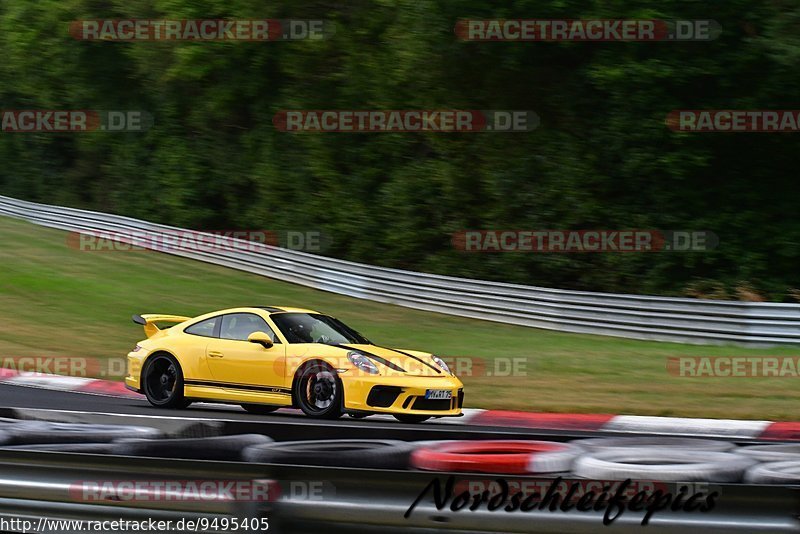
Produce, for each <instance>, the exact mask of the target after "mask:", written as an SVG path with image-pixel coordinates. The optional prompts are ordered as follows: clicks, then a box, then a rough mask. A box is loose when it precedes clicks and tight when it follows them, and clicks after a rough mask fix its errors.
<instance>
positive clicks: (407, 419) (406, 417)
mask: <svg viewBox="0 0 800 534" xmlns="http://www.w3.org/2000/svg"><path fill="white" fill-rule="evenodd" d="M394 418H395V419H397V420H398V421H400V422H401V423H421V422H423V421H427V420H428V419H430V416H428V415H411V414H407V413H396V414H394Z"/></svg>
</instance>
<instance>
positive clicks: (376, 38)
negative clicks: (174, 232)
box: [0, 0, 800, 300]
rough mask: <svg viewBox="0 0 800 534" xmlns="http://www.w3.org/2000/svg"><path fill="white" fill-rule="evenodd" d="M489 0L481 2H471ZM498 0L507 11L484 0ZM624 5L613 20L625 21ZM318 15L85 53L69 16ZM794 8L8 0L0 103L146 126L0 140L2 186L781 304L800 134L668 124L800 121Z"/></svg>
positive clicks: (610, 285) (791, 265)
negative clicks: (550, 22)
mask: <svg viewBox="0 0 800 534" xmlns="http://www.w3.org/2000/svg"><path fill="white" fill-rule="evenodd" d="M490 4H492V5H490ZM500 4H505V5H504V6H501V5H500ZM623 6H624V8H623ZM252 17H270V18H289V17H293V18H322V19H327V20H331V21H333V22H334V24H335V27H336V33H335V35H334V36H333V37H332V38H330V39H327V40H319V41H298V42H273V43H245V42H223V43H191V42H182V43H175V42H170V43H118V42H84V41H78V40H75V39H73V38H72V37H70V36H69V34H68V32H67V28H68V23H69V21H71V20H76V19H86V18H175V19H190V18H252ZM464 17H475V18H497V17H501V18H502V17H538V18H619V17H628V18H666V19H671V18H672V19H674V18H686V19H701V18H713V19H715V20H717V21H718V22H719V23H720V24H721V25H722V27H723V33H722V36H721V37H720V38H719V39H718V40H716V41H714V42H710V43H709V42H699V43H613V42H612V43H483V44H482V43H467V42H462V41H459V40H458V39H457V38H456V37H455V35H454V32H453V27H454V23H455V21H456V20H457V19H459V18H464ZM798 27H800V8H797V7H796V5H794V4H793V3H790V2H780V1H777V2H766V3H765V2H758V1H756V0H730V1H728V2H717V3H713V4H710V3H707V2H685V1H678V0H661V1H660V2H650V3H649V5H648V3H645V2H637V1H634V0H626V1H625V2H623V3H621V4H620V3H614V4H609V3H607V2H602V1H598V0H513V1H511V0H509V1H507V2H504V3H489V2H485V1H473V0H470V1H461V2H452V1H445V0H418V1H414V0H408V1H390V0H352V1H347V2H344V1H341V2H322V1H311V0H275V1H271V2H263V1H262V0H191V1H189V0H38V1H37V2H30V1H28V0H3V2H2V3H0V52H2V62H0V107H2V108H3V109H34V108H46V109H144V110H147V111H149V112H150V113H151V114H152V115H153V116H154V117H155V122H156V123H155V127H154V128H152V129H151V130H150V131H148V132H147V133H117V134H111V133H100V132H96V133H83V134H79V135H78V134H20V133H14V134H11V133H0V157H1V158H2V161H3V165H2V168H0V193H3V194H7V195H12V196H17V197H22V198H26V199H30V200H37V201H44V202H51V203H60V204H66V205H72V206H78V207H91V208H96V209H100V210H105V211H111V212H116V213H123V214H127V215H131V216H135V217H141V218H147V219H151V220H156V221H160V222H165V223H171V224H175V225H179V226H189V227H194V228H209V229H216V228H270V229H276V230H280V229H308V228H313V229H320V230H322V231H323V232H325V233H326V234H327V235H329V236H330V238H331V240H332V243H331V247H330V248H329V249H328V250H327V251H326V254H329V255H333V256H337V257H343V258H348V259H352V260H356V261H363V262H367V263H371V264H377V265H386V266H394V267H400V268H408V269H415V270H423V271H430V272H439V273H446V274H452V275H457V276H468V277H474V278H486V279H495V280H506V281H513V282H518V283H524V284H534V285H543V286H553V287H569V288H578V289H586V290H595V291H596V290H600V291H614V292H639V293H662V294H687V293H691V294H698V295H706V296H707V295H709V294H712V293H713V294H715V295H717V296H730V297H731V298H737V289H738V294H739V296H741V295H744V294H747V295H751V296H753V295H754V294H755V293H762V294H764V295H767V296H768V297H770V298H772V299H776V300H788V299H789V298H790V295H791V294H792V293H793V291H792V290H793V288H798V287H800V270H798V269H797V263H798V259H799V258H800V218H798V217H796V216H795V212H796V210H797V207H796V205H797V198H796V197H797V191H798V187H797V185H796V180H797V177H796V176H795V174H794V173H795V169H794V165H795V164H796V162H797V154H798V148H800V144H798V139H800V137H798V135H800V134H795V135H792V134H755V133H753V134H742V133H738V134H719V133H717V134H709V133H705V134H689V133H674V132H672V131H670V130H669V129H667V128H666V127H665V117H666V114H667V113H668V112H669V111H670V110H673V109H681V108H689V109H725V108H741V109H753V108H773V109H794V108H800V105H798V101H797V87H798V81H800V80H799V78H800V74H799V73H800V37H798V35H800V33H798V32H797V31H796V30H797V28H798ZM376 108H377V109H454V108H457V109H531V110H535V111H536V112H537V113H538V114H539V116H540V117H541V126H540V127H539V128H538V129H537V130H536V131H535V132H532V133H525V134H519V133H518V134H502V135H501V134H488V133H484V134H452V133H451V134H444V133H402V134H401V133H381V134H342V133H321V134H309V133H294V134H289V133H283V132H280V131H277V130H276V129H275V127H274V125H273V123H272V117H273V115H274V114H275V113H276V112H277V111H279V110H285V109H376ZM489 228H497V229H518V228H522V229H552V228H558V229H561V228H574V229H581V228H610V229H614V228H660V229H667V230H671V229H678V230H681V229H704V230H712V231H713V232H715V233H716V234H717V235H718V236H719V238H720V245H719V247H718V248H717V249H716V250H714V251H713V252H705V253H700V252H696V253H654V254H570V255H566V254H464V253H461V252H458V251H455V250H453V248H452V246H451V243H450V236H451V234H452V233H453V232H456V231H459V230H463V229H489Z"/></svg>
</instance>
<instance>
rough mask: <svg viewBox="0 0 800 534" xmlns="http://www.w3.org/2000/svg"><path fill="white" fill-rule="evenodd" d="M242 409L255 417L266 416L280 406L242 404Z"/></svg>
mask: <svg viewBox="0 0 800 534" xmlns="http://www.w3.org/2000/svg"><path fill="white" fill-rule="evenodd" d="M242 408H244V409H245V410H247V411H248V412H250V413H254V414H256V415H266V414H268V413H272V412H274V411H275V410H277V409H279V408H280V406H268V405H266V404H242Z"/></svg>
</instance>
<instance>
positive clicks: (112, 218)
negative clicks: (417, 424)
mask: <svg viewBox="0 0 800 534" xmlns="http://www.w3.org/2000/svg"><path fill="white" fill-rule="evenodd" d="M0 215H6V216H9V217H15V218H19V219H24V220H27V221H30V222H32V223H35V224H39V225H43V226H49V227H52V228H58V229H60V230H68V231H73V232H86V233H88V232H91V233H93V235H97V234H98V233H106V234H109V235H117V236H119V235H135V234H136V233H137V232H138V233H140V234H141V233H142V232H146V233H147V234H148V235H150V236H156V235H162V236H165V239H159V240H157V241H158V242H157V243H156V246H155V248H157V249H158V250H162V251H164V252H168V253H170V254H175V255H177V256H183V257H187V258H192V259H196V260H200V261H205V262H209V263H213V264H216V265H223V266H226V267H231V268H234V269H239V270H242V271H247V272H251V273H256V274H260V275H263V276H268V277H270V278H275V279H277V280H283V281H286V282H291V283H295V284H300V285H304V286H308V287H313V288H316V289H320V290H323V291H330V292H332V293H338V294H341V295H348V296H352V297H356V298H362V299H367V300H373V301H377V302H385V303H389V304H396V305H398V306H406V307H409V308H416V309H420V310H427V311H433V312H438V313H446V314H450V315H458V316H461V317H472V318H476V319H483V320H488V321H497V322H501V323H507V324H516V325H524V326H532V327H536V328H546V329H549V330H560V331H563V332H576V333H586V334H601V335H609V336H619V337H626V338H634V339H654V340H662V341H678V342H688V343H741V344H758V345H765V346H766V345H775V344H798V343H800V304H778V303H762V302H727V301H712V300H699V299H687V298H672V297H651V296H641V295H623V294H611V293H589V292H584V291H568V290H563V289H548V288H541V287H533V286H523V285H516V284H504V283H498V282H487V281H481V280H470V279H466V278H454V277H448V276H440V275H433V274H425V273H416V272H412V271H402V270H398V269H386V268H381V267H373V266H369V265H364V264H360V263H353V262H348V261H343V260H337V259H333V258H325V257H323V256H318V255H314V254H308V253H305V252H298V251H294V250H289V249H283V248H277V247H271V246H259V247H253V246H252V245H251V244H248V243H247V242H244V241H240V240H235V239H231V240H229V244H230V243H234V244H238V245H239V246H227V247H216V248H212V249H209V248H208V247H205V249H203V247H194V248H193V247H191V246H188V247H187V246H184V247H179V246H177V245H176V246H174V247H170V248H169V249H166V250H165V247H164V243H167V242H170V241H174V240H175V235H176V232H184V233H188V232H191V231H189V230H182V229H179V228H175V227H171V226H165V225H161V224H154V223H150V222H146V221H140V220H137V219H132V218H129V217H122V216H119V215H111V214H107V213H98V212H93V211H84V210H78V209H73V208H64V207H58V206H48V205H44V204H36V203H32V202H25V201H21V200H16V199H13V198H9V197H2V196H0ZM195 235H199V236H206V237H207V238H208V239H210V240H212V239H217V237H216V236H211V235H210V234H202V233H199V232H198V233H196V234H195ZM151 244H152V243H151ZM144 245H145V246H147V243H144ZM65 246H66V245H65ZM254 249H258V250H254Z"/></svg>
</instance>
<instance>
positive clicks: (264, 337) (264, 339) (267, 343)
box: [247, 332, 274, 349]
mask: <svg viewBox="0 0 800 534" xmlns="http://www.w3.org/2000/svg"><path fill="white" fill-rule="evenodd" d="M247 341H249V342H250V343H258V344H259V345H262V346H263V347H264V348H265V349H268V348H270V347H271V346H272V345H274V343H273V342H272V338H271V337H269V334H267V333H266V332H253V333H252V334H250V335H249V336H247Z"/></svg>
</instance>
